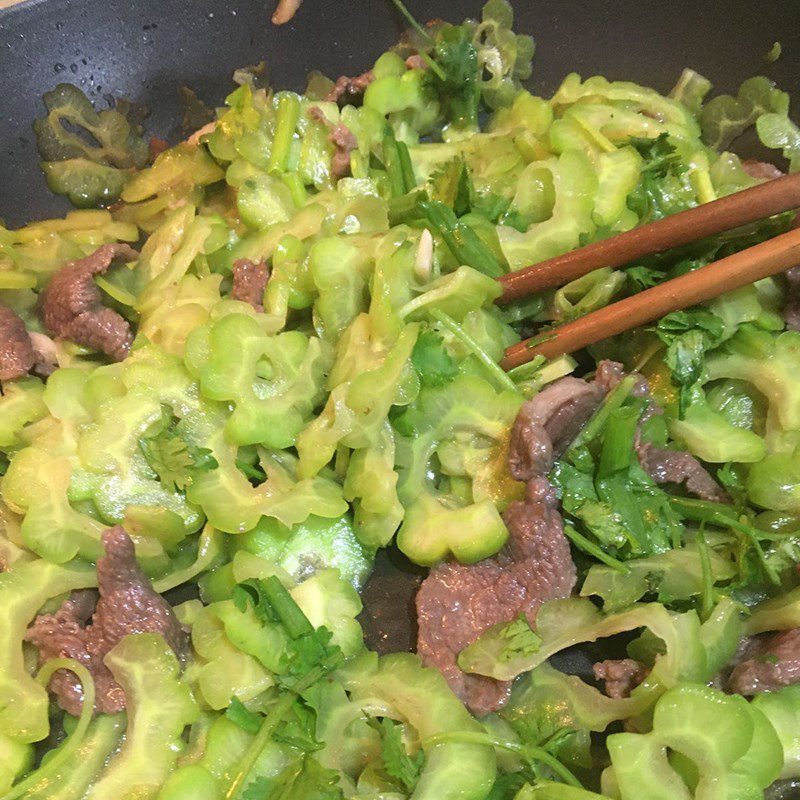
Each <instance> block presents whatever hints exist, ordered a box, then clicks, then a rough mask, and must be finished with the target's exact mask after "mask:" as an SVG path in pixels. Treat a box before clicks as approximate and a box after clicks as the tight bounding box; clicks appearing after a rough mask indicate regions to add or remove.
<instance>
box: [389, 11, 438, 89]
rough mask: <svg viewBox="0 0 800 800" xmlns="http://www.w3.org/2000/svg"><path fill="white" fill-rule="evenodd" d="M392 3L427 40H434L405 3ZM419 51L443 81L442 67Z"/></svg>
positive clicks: (422, 51)
mask: <svg viewBox="0 0 800 800" xmlns="http://www.w3.org/2000/svg"><path fill="white" fill-rule="evenodd" d="M392 3H394V7H395V8H396V9H397V10H398V11H399V12H400V13H401V14H402V15H403V16H404V17H405V18H406V20H407V22H408V24H409V25H411V27H412V28H413V29H414V30H415V31H416V32H417V33H418V34H419V35H420V36H421V37H422V38H423V39H424V40H425V41H426V42H433V39H432V37H431V35H430V34H429V33H428V31H426V30H425V28H423V27H422V25H420V24H419V22H417V20H416V19H415V18H414V15H413V14H412V13H411V12H410V11H409V10H408V9H407V8H406V7H405V4H404V3H402V2H401V0H392ZM418 52H419V54H420V55H421V56H422V58H423V59H425V63H426V64H427V65H428V66H429V67H430V68H431V70H433V72H434V73H436V77H437V78H439V80H440V81H443V80H444V79H445V74H444V71H443V70H442V68H441V67H440V66H439V65H438V64H437V63H436V62H435V61H434V60H433V59H432V58H431V57H430V56H429V55H428V54H427V53H426V52H425V51H424V50H419V51H418Z"/></svg>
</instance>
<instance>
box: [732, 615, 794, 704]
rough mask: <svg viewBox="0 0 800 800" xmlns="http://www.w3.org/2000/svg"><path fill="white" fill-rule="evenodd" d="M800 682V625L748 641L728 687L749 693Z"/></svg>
mask: <svg viewBox="0 0 800 800" xmlns="http://www.w3.org/2000/svg"><path fill="white" fill-rule="evenodd" d="M799 682H800V628H793V629H791V630H788V631H781V632H780V633H772V634H768V635H766V636H760V637H757V638H756V639H754V640H753V641H752V642H750V643H749V645H748V646H747V649H746V650H745V652H744V654H743V656H742V660H741V661H739V663H738V664H737V665H736V666H735V667H734V668H733V671H732V672H731V674H730V677H729V678H728V690H729V691H731V692H737V693H738V694H743V695H746V696H750V695H754V694H759V693H760V692H771V691H774V690H775V689H780V688H781V687H782V686H789V685H790V684H793V683H799Z"/></svg>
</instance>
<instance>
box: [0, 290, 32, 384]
mask: <svg viewBox="0 0 800 800" xmlns="http://www.w3.org/2000/svg"><path fill="white" fill-rule="evenodd" d="M35 363H36V353H35V352H34V349H33V344H32V342H31V337H30V336H28V331H27V330H26V328H25V323H24V322H23V321H22V320H21V319H20V317H19V316H18V315H17V313H16V312H15V311H14V310H12V309H10V308H9V307H8V306H4V305H2V304H0V381H13V380H16V379H17V378H21V377H22V376H23V375H27V374H28V373H29V372H30V371H31V369H33V366H34V364H35Z"/></svg>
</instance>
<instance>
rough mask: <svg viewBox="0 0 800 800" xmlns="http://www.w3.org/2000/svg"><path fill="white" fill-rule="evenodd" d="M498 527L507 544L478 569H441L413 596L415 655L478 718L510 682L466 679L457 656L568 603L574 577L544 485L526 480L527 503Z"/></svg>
mask: <svg viewBox="0 0 800 800" xmlns="http://www.w3.org/2000/svg"><path fill="white" fill-rule="evenodd" d="M503 521H504V522H505V523H506V525H507V527H508V531H509V540H508V542H507V543H506V545H505V546H504V547H503V549H502V550H501V551H500V552H499V553H498V554H497V555H495V556H493V557H492V558H487V559H485V560H483V561H480V562H478V563H477V564H458V563H456V562H446V563H442V564H439V565H438V566H436V567H434V568H433V569H432V570H431V572H430V574H429V575H428V577H427V578H426V579H425V580H424V581H423V582H422V586H421V587H420V590H419V593H418V594H417V617H418V621H419V639H418V641H417V652H418V653H419V655H420V656H421V658H422V660H423V661H424V662H425V663H426V664H427V665H429V666H432V667H436V668H437V669H438V670H439V671H440V672H441V673H442V674H443V675H444V677H445V678H446V679H447V682H448V683H449V684H450V688H451V689H453V691H454V692H455V693H456V694H457V695H458V696H459V697H460V698H461V700H462V701H463V702H464V703H466V704H467V705H468V706H469V708H470V709H471V710H472V711H473V712H474V713H475V714H487V713H489V712H490V711H494V710H496V709H497V708H499V707H501V706H502V705H504V704H505V702H506V701H507V700H508V696H509V693H510V690H511V684H510V683H508V682H501V681H495V680H493V679H491V678H486V677H483V676H481V675H467V674H465V673H463V672H462V671H461V669H460V668H459V666H458V664H457V658H458V654H459V653H460V652H461V651H462V650H463V649H464V648H465V647H466V646H467V645H468V644H471V643H472V642H474V641H475V639H477V638H478V637H479V636H480V635H481V634H482V633H483V632H484V631H485V630H486V629H487V628H489V627H491V626H492V625H495V624H497V623H501V622H508V621H510V620H512V619H513V618H514V617H516V616H517V615H518V614H519V613H524V614H525V616H526V617H527V619H528V622H529V623H530V624H531V625H534V624H535V622H536V612H537V611H538V609H539V607H540V606H541V604H542V603H544V602H545V601H546V600H553V599H556V598H563V597H568V596H569V595H570V593H571V591H572V589H573V587H574V585H575V579H576V575H575V566H574V564H573V563H572V557H571V555H570V549H569V543H568V542H567V540H566V538H565V537H564V532H563V526H562V522H561V517H560V515H559V513H558V511H557V508H556V497H555V493H554V491H553V489H552V487H550V485H549V484H548V483H547V481H546V479H544V478H538V479H536V480H534V481H531V486H530V487H529V495H528V498H527V500H526V501H525V502H522V501H517V502H514V503H512V504H511V505H510V506H509V507H508V509H507V510H506V512H505V514H504V515H503Z"/></svg>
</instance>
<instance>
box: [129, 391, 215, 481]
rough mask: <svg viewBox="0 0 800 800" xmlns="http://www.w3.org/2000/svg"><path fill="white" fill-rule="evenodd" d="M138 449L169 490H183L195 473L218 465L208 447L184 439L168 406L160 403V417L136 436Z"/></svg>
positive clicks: (178, 424) (178, 423)
mask: <svg viewBox="0 0 800 800" xmlns="http://www.w3.org/2000/svg"><path fill="white" fill-rule="evenodd" d="M139 449H140V450H141V451H142V454H143V455H144V457H145V460H146V461H147V463H148V464H149V465H150V467H151V469H152V470H153V472H155V473H156V475H157V476H158V479H159V480H160V481H161V483H162V484H163V485H164V488H166V489H167V490H168V491H181V492H182V491H184V490H185V489H186V488H187V487H188V486H190V485H191V483H192V480H193V479H194V476H195V475H196V474H197V473H198V472H207V471H209V470H212V469H215V468H216V467H217V466H218V464H217V461H216V459H215V458H214V457H213V455H212V454H211V451H210V450H208V449H206V448H204V447H196V446H195V445H193V444H190V443H188V442H187V441H186V440H185V439H184V437H183V436H182V434H181V431H180V422H179V421H178V420H176V419H175V418H173V417H172V412H171V410H170V409H169V407H168V406H162V409H161V418H160V419H159V420H157V421H156V422H155V423H154V424H153V425H152V426H151V427H150V429H149V430H148V431H147V432H146V433H145V434H144V435H143V436H142V437H141V438H140V439H139Z"/></svg>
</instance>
